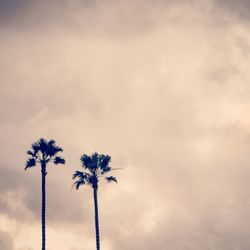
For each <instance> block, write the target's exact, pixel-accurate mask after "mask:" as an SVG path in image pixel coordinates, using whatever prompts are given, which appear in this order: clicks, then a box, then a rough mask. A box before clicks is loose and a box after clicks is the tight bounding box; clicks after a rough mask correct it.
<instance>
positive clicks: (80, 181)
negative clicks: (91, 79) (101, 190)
mask: <svg viewBox="0 0 250 250" xmlns="http://www.w3.org/2000/svg"><path fill="white" fill-rule="evenodd" d="M80 160H81V163H82V167H83V168H84V170H85V171H75V173H74V174H73V179H77V180H76V181H75V182H74V186H75V188H76V189H79V187H80V186H81V185H84V184H87V185H90V186H91V187H92V188H96V189H97V188H98V181H99V178H100V177H105V179H106V180H107V182H117V179H116V177H114V176H106V174H107V173H108V172H110V171H111V170H112V168H111V167H110V166H109V163H110V161H111V157H110V156H109V155H103V154H98V153H93V154H92V155H91V156H88V155H86V154H83V155H82V157H81V159H80Z"/></svg>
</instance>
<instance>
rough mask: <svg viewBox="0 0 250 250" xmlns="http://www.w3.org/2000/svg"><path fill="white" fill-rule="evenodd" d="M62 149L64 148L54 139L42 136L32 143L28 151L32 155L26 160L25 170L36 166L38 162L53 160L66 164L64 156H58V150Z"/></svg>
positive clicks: (44, 162) (55, 162) (43, 162)
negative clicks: (56, 143)
mask: <svg viewBox="0 0 250 250" xmlns="http://www.w3.org/2000/svg"><path fill="white" fill-rule="evenodd" d="M62 151H63V149H62V148H60V147H58V146H56V145H55V141H54V140H49V141H47V140H45V139H43V138H41V139H40V140H38V141H37V142H35V143H33V144H32V145H31V150H28V151H27V154H28V155H30V157H29V159H28V160H27V161H26V166H25V170H26V169H28V168H32V167H35V166H36V164H37V163H40V164H47V163H48V162H53V163H54V164H65V160H64V159H63V158H62V157H60V156H56V154H57V153H58V152H62Z"/></svg>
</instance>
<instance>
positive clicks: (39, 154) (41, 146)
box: [25, 138, 65, 250]
mask: <svg viewBox="0 0 250 250" xmlns="http://www.w3.org/2000/svg"><path fill="white" fill-rule="evenodd" d="M62 151H63V150H62V148H60V147H58V146H56V145H55V141H53V140H50V141H46V140H45V139H43V138H41V139H40V140H39V141H37V142H35V143H33V144H32V146H31V150H28V151H27V154H28V155H30V157H29V158H28V160H27V162H26V166H25V170H26V169H28V168H32V167H35V166H36V164H39V165H40V166H41V173H42V250H45V240H46V233H45V212H46V189H45V188H46V185H45V184H46V179H45V177H46V175H47V171H46V166H47V164H48V163H49V162H53V163H54V164H65V160H64V159H63V158H62V157H60V156H56V154H57V153H59V152H62Z"/></svg>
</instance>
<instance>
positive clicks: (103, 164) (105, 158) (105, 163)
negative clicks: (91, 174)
mask: <svg viewBox="0 0 250 250" xmlns="http://www.w3.org/2000/svg"><path fill="white" fill-rule="evenodd" d="M110 162H111V157H110V156H109V155H103V154H102V155H100V157H99V166H100V169H101V170H102V172H103V173H106V172H109V171H110V170H111V168H110V167H109V163H110Z"/></svg>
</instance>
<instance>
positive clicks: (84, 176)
mask: <svg viewBox="0 0 250 250" xmlns="http://www.w3.org/2000/svg"><path fill="white" fill-rule="evenodd" d="M110 161H111V157H110V156H109V155H103V154H98V153H94V154H92V155H91V156H88V155H86V154H83V155H82V157H81V163H82V167H83V169H84V171H83V172H82V171H76V172H75V173H74V174H73V179H76V181H75V182H74V186H75V188H76V189H77V190H78V189H79V187H80V186H81V185H85V184H87V185H90V186H91V187H92V188H93V196H94V208H95V233H96V249H97V250H100V232H99V219H98V201H97V189H98V181H99V178H100V177H104V178H105V179H106V180H107V182H117V180H116V178H115V177H114V176H106V174H107V173H108V172H110V171H111V170H114V169H112V168H111V167H110V166H109V163H110Z"/></svg>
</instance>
